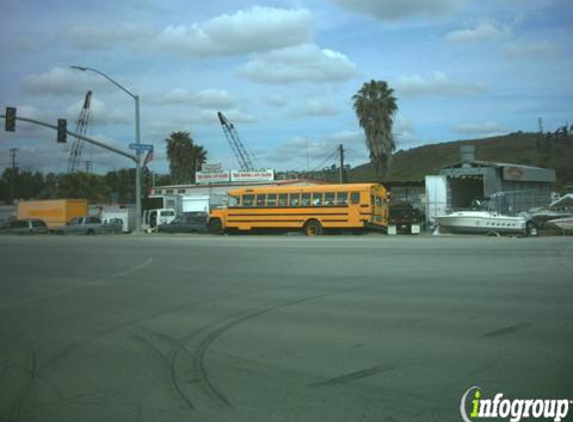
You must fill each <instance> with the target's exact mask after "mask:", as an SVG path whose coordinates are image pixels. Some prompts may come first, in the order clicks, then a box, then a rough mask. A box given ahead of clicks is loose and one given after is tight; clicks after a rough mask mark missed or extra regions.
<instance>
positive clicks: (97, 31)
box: [63, 24, 153, 50]
mask: <svg viewBox="0 0 573 422" xmlns="http://www.w3.org/2000/svg"><path fill="white" fill-rule="evenodd" d="M63 36H64V37H65V38H66V39H67V40H68V41H69V42H70V43H71V44H72V45H74V46H75V47H78V48H81V49H86V50H98V49H102V48H107V47H113V46H115V45H117V44H124V45H133V46H136V45H137V43H141V41H142V40H144V39H149V38H150V37H152V36H153V30H152V29H151V28H149V27H143V26H136V25H133V24H123V25H117V26H91V25H85V24H84V25H74V26H72V27H71V28H70V29H69V30H68V31H67V32H66V33H65V34H64V35H63Z"/></svg>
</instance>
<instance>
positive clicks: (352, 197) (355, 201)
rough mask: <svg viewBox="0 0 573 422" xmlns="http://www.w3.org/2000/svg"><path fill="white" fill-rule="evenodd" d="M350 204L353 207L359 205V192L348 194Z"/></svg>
mask: <svg viewBox="0 0 573 422" xmlns="http://www.w3.org/2000/svg"><path fill="white" fill-rule="evenodd" d="M350 203H351V204H354V205H356V204H359V203H360V192H352V193H351V194H350Z"/></svg>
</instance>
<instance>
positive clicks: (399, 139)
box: [394, 114, 420, 148]
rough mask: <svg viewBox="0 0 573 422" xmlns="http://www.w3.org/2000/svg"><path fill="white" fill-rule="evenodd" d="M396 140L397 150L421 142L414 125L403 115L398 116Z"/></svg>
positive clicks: (395, 127) (395, 129) (395, 131)
mask: <svg viewBox="0 0 573 422" xmlns="http://www.w3.org/2000/svg"><path fill="white" fill-rule="evenodd" d="M394 139H395V141H396V147H397V148H400V147H401V146H403V145H408V144H414V143H417V142H419V141H420V139H419V137H418V134H417V133H416V128H415V127H414V123H413V122H412V121H411V120H410V119H409V118H407V117H405V116H403V115H401V114H399V115H398V117H397V118H396V121H395V123H394Z"/></svg>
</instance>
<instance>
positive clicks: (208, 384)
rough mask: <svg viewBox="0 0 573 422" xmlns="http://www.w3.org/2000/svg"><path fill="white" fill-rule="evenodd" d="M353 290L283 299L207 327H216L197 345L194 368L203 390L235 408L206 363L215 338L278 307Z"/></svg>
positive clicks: (228, 406) (224, 404)
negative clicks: (213, 378)
mask: <svg viewBox="0 0 573 422" xmlns="http://www.w3.org/2000/svg"><path fill="white" fill-rule="evenodd" d="M351 291H356V289H353V290H348V289H347V290H344V291H336V292H330V293H320V294H315V295H311V296H303V297H298V298H295V299H288V300H283V301H280V302H276V303H273V304H270V305H266V306H264V307H262V308H258V309H254V310H251V311H247V312H242V313H239V314H236V315H234V316H230V317H227V318H225V319H223V320H222V321H220V322H218V323H214V324H211V325H210V326H208V327H206V329H207V330H209V328H214V329H213V330H212V331H210V332H209V331H208V333H207V335H206V336H205V337H204V338H203V339H202V340H201V341H200V342H199V344H198V345H197V347H196V349H195V353H194V356H195V357H194V369H195V371H196V372H197V375H198V376H199V378H200V384H201V386H202V388H203V390H204V391H206V392H208V393H209V394H210V395H211V396H212V397H214V398H216V399H217V400H218V402H219V404H220V405H222V406H223V407H225V408H227V409H233V405H232V403H231V402H230V400H229V399H228V398H227V397H226V395H225V394H224V393H223V392H222V391H221V389H220V388H219V387H218V386H217V385H216V384H215V383H214V381H213V380H212V377H211V376H210V374H209V371H208V370H207V367H206V365H205V357H206V354H207V351H208V350H209V347H210V346H211V345H212V344H213V342H214V341H215V340H217V339H218V338H219V337H221V335H223V334H224V333H226V332H228V331H229V330H231V329H232V328H234V327H236V326H237V325H239V324H242V323H243V322H246V321H248V320H251V319H254V318H257V317H259V316H261V315H264V314H267V313H269V312H272V311H275V310H277V309H281V308H286V307H288V306H293V305H297V304H299V303H303V302H308V301H311V300H315V299H320V298H323V297H327V296H333V295H336V294H342V293H348V292H351ZM189 341H190V340H189Z"/></svg>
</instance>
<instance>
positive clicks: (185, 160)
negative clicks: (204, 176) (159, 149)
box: [165, 132, 207, 184]
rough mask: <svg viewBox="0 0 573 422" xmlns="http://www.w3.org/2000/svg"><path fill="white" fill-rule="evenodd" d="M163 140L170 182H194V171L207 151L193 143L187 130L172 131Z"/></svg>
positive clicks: (204, 157) (205, 157) (204, 158)
mask: <svg viewBox="0 0 573 422" xmlns="http://www.w3.org/2000/svg"><path fill="white" fill-rule="evenodd" d="M165 142H167V159H168V160H169V169H170V172H171V179H172V183H174V184H182V183H192V182H194V181H195V172H196V171H197V169H198V168H199V167H200V165H202V164H203V163H204V162H205V161H206V159H207V151H206V150H205V149H204V148H203V147H202V146H201V145H195V144H194V142H193V139H192V138H191V135H189V132H173V133H171V135H169V138H167V139H166V140H165Z"/></svg>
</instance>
